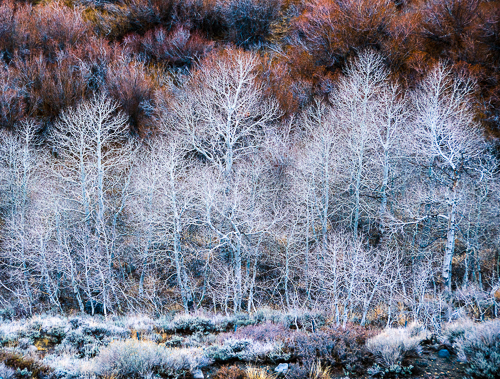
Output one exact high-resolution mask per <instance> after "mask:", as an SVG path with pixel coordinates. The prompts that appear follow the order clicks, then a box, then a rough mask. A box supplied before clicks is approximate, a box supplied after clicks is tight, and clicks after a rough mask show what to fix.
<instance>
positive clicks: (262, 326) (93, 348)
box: [0, 310, 500, 379]
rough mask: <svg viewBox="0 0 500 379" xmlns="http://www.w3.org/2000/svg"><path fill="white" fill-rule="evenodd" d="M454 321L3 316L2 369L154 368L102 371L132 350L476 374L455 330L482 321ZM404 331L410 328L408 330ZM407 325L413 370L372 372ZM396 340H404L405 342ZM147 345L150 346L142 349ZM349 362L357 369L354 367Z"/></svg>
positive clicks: (64, 376) (336, 369) (236, 368)
mask: <svg viewBox="0 0 500 379" xmlns="http://www.w3.org/2000/svg"><path fill="white" fill-rule="evenodd" d="M497 324H498V325H500V323H497ZM314 325H316V326H314ZM453 325H454V326H453V328H452V329H450V331H449V332H448V335H447V336H446V333H447V332H446V328H444V329H443V330H444V334H443V335H441V336H436V335H435V334H432V333H430V332H428V331H427V330H425V328H423V327H422V326H417V327H415V326H410V325H409V326H408V327H406V328H405V327H401V328H394V329H390V330H388V329H386V330H382V329H377V328H374V329H370V328H363V327H360V326H359V325H354V324H350V325H349V326H348V327H347V329H344V328H342V327H337V326H335V325H331V324H329V323H328V321H327V320H326V319H325V318H324V317H322V315H320V314H311V313H308V314H285V313H279V312H278V311H276V312H274V311H269V310H268V311H264V312H262V313H260V314H257V315H233V316H220V315H211V316H203V315H196V316H194V315H177V316H171V317H170V316H169V317H163V318H162V317H160V318H150V317H148V316H123V317H116V318H112V319H105V318H103V317H99V316H98V317H90V316H85V315H82V316H73V317H62V316H34V317H32V318H29V319H25V320H4V321H1V320H0V377H3V378H4V379H5V378H9V379H10V378H27V377H32V378H47V379H49V378H50V379H52V378H57V379H70V378H105V377H114V378H128V377H135V378H139V377H146V376H141V375H142V374H139V373H138V372H137V373H132V374H130V373H127V374H126V375H125V374H120V373H119V372H118V374H117V375H115V374H113V375H105V374H102V373H104V372H106V370H115V371H116V370H119V369H118V368H116V367H114V366H113V364H114V360H123V361H124V362H127V359H128V360H130V364H131V366H134V365H135V366H137V367H138V368H139V369H138V370H140V367H141V366H142V365H143V364H144V365H147V364H150V366H151V367H152V371H151V372H152V374H154V376H151V375H150V376H147V377H149V378H153V377H154V378H173V377H176V378H185V379H189V378H195V377H196V376H195V375H193V374H194V371H198V372H199V370H200V369H201V372H202V373H203V376H204V378H214V379H254V378H259V379H278V378H285V379H302V378H304V379H306V378H312V379H333V378H363V379H365V378H366V379H368V378H384V379H387V378H424V379H438V378H439V379H459V378H460V379H463V378H465V377H469V376H470V375H469V374H468V373H467V372H466V370H467V368H468V367H470V366H469V363H470V362H469V363H467V362H462V361H461V360H460V359H459V357H458V356H457V353H456V351H455V350H454V347H453V346H455V345H454V343H453V337H450V336H457V335H459V334H461V333H462V334H463V330H466V328H469V329H470V328H471V327H474V326H475V325H479V324H475V323H472V322H467V323H464V322H462V323H456V324H453ZM492 325H493V324H492ZM495 325H496V324H495ZM411 328H413V329H411ZM497 328H498V327H497ZM499 330H500V329H499ZM388 331H389V332H388ZM405 331H408V333H407V334H401V333H402V332H405ZM391 333H392V334H391ZM395 333H396V334H395ZM398 333H399V334H398ZM495 333H496V332H495ZM402 335H403V343H402V344H403V345H404V344H405V343H408V341H410V339H411V338H416V337H415V336H417V337H418V336H422V337H419V338H420V339H418V343H417V347H418V348H416V349H414V350H413V352H410V353H403V354H402V361H399V366H400V367H399V369H401V368H408V367H409V366H411V371H410V372H406V373H404V372H401V371H391V370H389V369H388V368H387V366H386V367H385V368H384V370H385V372H382V371H383V370H382V371H379V372H378V373H377V372H376V373H375V374H374V373H373V367H379V368H380V366H377V365H378V364H381V365H383V363H382V362H383V359H381V356H379V355H377V352H376V351H375V350H373V349H371V348H370V347H369V346H368V345H369V343H368V342H369V341H371V340H373V339H375V337H376V338H378V337H380V336H384V338H385V340H384V341H385V342H384V344H385V345H383V346H390V345H391V343H393V342H391V341H394V338H396V337H397V336H402ZM399 343H400V342H399ZM393 345H394V344H393ZM394 346H396V348H395V349H396V350H397V349H400V347H399V346H401V343H400V345H397V344H396V345H394ZM110 347H111V350H113V349H114V350H113V351H112V354H109V350H110ZM120 349H121V350H120ZM134 349H136V350H134ZM151 349H152V350H151ZM142 350H144V351H145V353H144V354H145V355H142V356H141V354H142V353H143V352H142ZM147 351H152V355H147V354H146V353H147ZM103 353H104V354H103ZM106 354H107V356H108V357H113V358H112V359H108V360H107V361H106V359H105V358H102V357H103V356H106ZM158 354H160V355H161V354H166V355H167V358H168V357H170V356H173V355H175V354H181V355H182V354H185V355H184V356H183V357H184V358H183V359H184V360H185V361H186V362H187V361H189V364H188V365H187V366H184V368H182V369H180V371H179V373H180V374H179V375H177V374H175V375H174V376H172V374H171V373H170V374H166V372H165V371H161V370H160V371H158V370H157V371H155V369H157V368H158V365H157V366H154V364H152V363H151V362H149V361H148V360H151V359H153V358H152V357H153V356H154V357H156V356H157V355H158ZM193 354H194V355H193ZM191 355H193V356H194V358H191ZM117 357H118V358H117ZM137 357H138V358H137ZM141 359H142V360H143V361H141ZM154 359H156V358H154ZM168 359H170V358H168ZM196 359H197V360H196ZM193 362H194V363H193ZM317 362H321V365H323V366H322V367H323V368H327V367H329V370H330V372H329V374H328V375H326V376H325V375H323V376H317V375H316V376H315V375H312V374H311V371H310V368H311V367H314V365H315V364H317ZM198 364H199V365H198ZM279 364H282V365H284V366H286V367H287V368H289V369H288V371H286V372H284V373H281V374H278V373H277V372H276V368H277V366H278V365H279ZM2 367H3V369H4V370H7V371H8V372H10V373H11V376H10V377H9V376H8V375H5V374H3V375H4V376H2ZM110 367H111V368H110ZM155 367H156V368H155ZM189 367H191V368H189ZM192 367H196V369H192ZM249 367H254V368H258V369H260V370H261V372H262V373H267V375H265V376H259V377H255V376H253V377H252V376H250V375H249V374H247V373H248V370H249ZM346 368H352V369H350V371H349V372H348V371H346ZM176 369H177V370H179V369H178V368H176ZM9 370H10V371H9ZM16 370H17V371H16ZM23 370H24V371H23ZM23 372H24V374H23Z"/></svg>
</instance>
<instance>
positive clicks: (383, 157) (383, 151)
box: [375, 83, 410, 231]
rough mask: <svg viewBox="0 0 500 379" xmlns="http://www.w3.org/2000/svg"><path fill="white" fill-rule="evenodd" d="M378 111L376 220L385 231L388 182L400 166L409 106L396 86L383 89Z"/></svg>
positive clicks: (387, 86) (390, 85)
mask: <svg viewBox="0 0 500 379" xmlns="http://www.w3.org/2000/svg"><path fill="white" fill-rule="evenodd" d="M379 104H380V108H379V109H378V111H377V116H378V119H377V120H376V121H377V125H376V133H377V145H378V149H377V150H378V154H376V156H375V159H376V160H377V164H378V165H379V166H380V168H381V169H382V179H381V183H380V184H379V185H377V187H379V188H380V190H379V191H380V207H379V218H380V222H381V225H382V230H383V231H385V228H386V225H385V224H386V221H385V220H386V219H388V218H389V216H388V214H387V212H388V209H387V206H388V198H389V190H390V187H389V180H390V178H391V177H392V176H393V171H394V169H395V167H394V166H396V165H398V163H399V164H401V161H402V160H403V159H404V157H403V156H402V154H403V151H402V150H404V148H405V143H404V142H403V141H405V140H406V137H405V131H406V129H407V124H408V122H409V121H410V111H409V108H410V104H409V102H408V101H407V99H406V97H405V96H404V94H403V93H402V91H401V89H400V87H399V85H398V84H389V83H385V85H384V86H383V87H382V89H381V93H380V96H379Z"/></svg>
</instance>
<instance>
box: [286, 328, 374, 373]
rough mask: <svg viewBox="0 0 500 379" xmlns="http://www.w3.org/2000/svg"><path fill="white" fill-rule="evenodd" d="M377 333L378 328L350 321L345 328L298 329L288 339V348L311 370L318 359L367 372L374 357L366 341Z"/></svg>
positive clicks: (337, 365)
mask: <svg viewBox="0 0 500 379" xmlns="http://www.w3.org/2000/svg"><path fill="white" fill-rule="evenodd" d="M374 334H375V332H374V331H370V330H367V329H365V328H363V327H360V326H355V325H349V326H348V327H347V328H345V329H343V328H341V327H332V328H327V329H322V330H320V331H317V332H316V333H307V332H296V333H295V334H294V335H293V336H292V337H291V338H290V339H289V340H288V341H286V344H285V351H287V352H289V353H290V354H291V358H292V359H296V360H297V361H298V362H299V363H300V364H301V365H302V366H303V367H304V368H305V370H306V371H307V372H309V371H310V370H311V368H312V367H313V365H314V364H315V363H316V362H317V361H318V360H321V362H323V363H324V364H325V365H327V366H332V367H338V368H342V369H345V370H347V371H349V372H363V371H364V370H365V368H366V366H367V364H369V363H371V361H372V359H371V357H370V355H371V354H370V352H369V350H368V349H367V348H366V347H365V342H366V341H367V339H368V338H370V337H372V336H373V335H374Z"/></svg>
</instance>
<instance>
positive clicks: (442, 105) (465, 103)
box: [414, 64, 486, 289]
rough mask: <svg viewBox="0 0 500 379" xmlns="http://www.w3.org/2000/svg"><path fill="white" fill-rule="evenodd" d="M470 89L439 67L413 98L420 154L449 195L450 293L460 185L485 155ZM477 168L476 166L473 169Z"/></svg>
mask: <svg viewBox="0 0 500 379" xmlns="http://www.w3.org/2000/svg"><path fill="white" fill-rule="evenodd" d="M473 90H474V85H473V83H472V82H471V81H467V80H461V79H459V78H456V79H454V78H453V77H452V74H451V71H450V69H449V68H447V67H446V66H444V65H443V64H439V65H438V66H437V67H436V68H435V69H434V70H433V71H432V72H431V73H430V74H429V75H428V76H427V78H426V79H425V80H424V81H423V82H422V83H421V86H420V89H419V90H418V91H417V93H416V94H415V98H414V102H415V110H416V128H417V135H416V139H417V141H420V144H419V145H418V148H417V149H418V151H419V153H420V154H421V156H422V158H423V159H425V161H426V162H428V163H427V165H428V167H429V169H430V170H431V175H432V177H433V178H434V179H435V180H436V183H437V184H439V185H443V186H445V188H446V189H447V198H448V199H447V204H448V210H447V214H446V216H445V217H446V219H447V222H448V225H447V228H446V230H447V231H446V246H445V252H444V259H443V269H442V277H443V280H444V285H445V286H446V288H447V289H451V262H452V258H453V254H454V250H455V234H456V231H457V206H458V201H459V196H458V193H459V190H460V185H461V184H462V183H463V178H464V176H466V175H469V174H472V173H473V172H475V171H477V168H475V167H474V166H475V163H476V162H477V161H478V159H479V158H480V157H481V155H483V154H485V153H486V151H485V141H484V138H483V137H482V134H481V132H480V129H479V125H478V124H477V122H476V121H475V114H474V111H473V109H472V107H471V103H472V94H473ZM476 167H477V166H476Z"/></svg>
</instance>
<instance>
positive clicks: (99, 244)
mask: <svg viewBox="0 0 500 379" xmlns="http://www.w3.org/2000/svg"><path fill="white" fill-rule="evenodd" d="M127 134H128V125H127V117H126V115H125V114H123V113H122V112H120V111H118V104H117V103H116V102H114V101H113V100H111V99H109V98H108V97H107V96H106V95H105V94H96V95H94V97H93V98H92V99H91V100H89V101H84V102H82V103H80V104H79V105H78V106H77V107H75V108H71V109H68V110H66V111H65V112H63V113H62V114H61V116H60V118H59V120H58V121H57V123H56V124H55V126H54V129H53V131H52V135H51V139H52V143H53V149H54V151H55V153H56V154H57V158H58V159H57V162H56V164H55V166H54V174H55V175H56V177H57V178H58V179H59V181H60V183H61V191H62V193H64V195H63V196H65V198H66V199H68V201H69V203H70V204H69V206H70V207H71V208H72V212H73V213H74V216H73V217H75V219H76V221H77V223H78V224H79V228H78V229H79V230H80V232H83V235H81V236H78V237H77V239H79V240H80V242H81V243H82V250H83V251H84V254H86V253H89V254H91V255H93V257H91V256H86V258H85V261H86V264H87V263H88V264H89V265H91V261H92V260H94V259H97V260H98V261H99V263H96V262H95V263H96V264H93V270H92V271H93V272H94V274H92V275H95V278H94V280H95V279H97V280H98V282H99V283H100V284H99V286H98V287H100V288H101V290H100V293H101V298H102V303H103V308H104V313H105V314H106V313H107V312H108V310H111V309H112V304H111V301H112V299H111V293H110V291H111V292H114V290H115V288H114V285H113V283H112V281H113V277H112V276H113V274H112V270H113V259H114V254H115V251H114V250H113V243H112V242H113V238H112V230H110V225H112V221H113V217H114V215H116V213H117V212H118V213H119V212H120V211H121V209H122V206H121V205H119V206H116V204H115V205H114V204H113V202H112V201H111V197H112V195H114V193H116V187H115V186H114V185H113V182H114V181H119V178H120V176H121V175H122V174H123V172H124V171H126V170H125V169H126V167H127V165H128V163H129V160H130V158H131V152H132V151H133V149H132V146H131V144H130V143H129V141H128V140H127ZM122 198H123V197H122ZM90 272H91V270H90V266H86V268H85V275H91V274H90ZM92 281H93V280H91V279H90V278H87V287H91V285H90V283H91V282H92ZM92 286H93V285H92ZM87 291H90V292H93V291H94V288H87ZM114 295H115V300H116V299H117V296H116V294H114ZM88 296H90V297H91V299H92V295H91V294H90V293H88ZM91 303H92V301H91Z"/></svg>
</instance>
